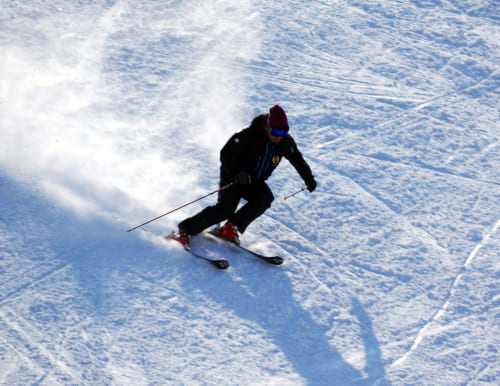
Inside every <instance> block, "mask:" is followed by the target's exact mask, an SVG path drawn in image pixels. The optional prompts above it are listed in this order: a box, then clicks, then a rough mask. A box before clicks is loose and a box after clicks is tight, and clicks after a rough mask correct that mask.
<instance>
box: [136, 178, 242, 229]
mask: <svg viewBox="0 0 500 386" xmlns="http://www.w3.org/2000/svg"><path fill="white" fill-rule="evenodd" d="M233 184H234V182H231V183H230V184H227V185H225V186H223V187H222V188H219V189H217V190H214V191H213V192H210V193H208V194H206V195H204V196H203V197H200V198H197V199H196V200H193V201H191V202H188V203H187V204H184V205H181V206H179V207H178V208H175V209H172V210H171V211H170V212H167V213H164V214H162V215H160V216H158V217H155V218H153V219H151V220H149V221H146V222H145V223H142V224H141V225H137V226H136V227H133V228H130V229H129V230H127V232H132V231H133V230H135V229H137V228H140V227H142V226H143V225H146V224H149V223H150V222H153V221H156V220H158V219H160V218H162V217H165V216H166V215H168V214H170V213H173V212H175V211H177V210H179V209H182V208H185V207H186V206H188V205H191V204H194V203H195V202H197V201H200V200H202V199H204V198H206V197H208V196H211V195H212V194H215V193H218V192H220V191H222V190H224V189H227V188H229V187H230V186H232V185H233Z"/></svg>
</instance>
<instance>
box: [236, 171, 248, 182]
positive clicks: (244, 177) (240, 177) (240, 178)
mask: <svg viewBox="0 0 500 386" xmlns="http://www.w3.org/2000/svg"><path fill="white" fill-rule="evenodd" d="M234 182H236V184H237V185H249V184H251V183H252V178H251V177H250V175H249V174H248V173H247V172H244V171H241V172H238V173H236V175H235V176H234Z"/></svg>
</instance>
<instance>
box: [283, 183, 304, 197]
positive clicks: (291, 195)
mask: <svg viewBox="0 0 500 386" xmlns="http://www.w3.org/2000/svg"><path fill="white" fill-rule="evenodd" d="M306 189H307V187H306V186H304V187H302V189H300V190H298V191H296V192H295V193H292V194H289V195H288V196H285V197H283V200H288V199H289V198H291V197H293V196H295V195H296V194H299V193H300V192H303V191H304V190H306Z"/></svg>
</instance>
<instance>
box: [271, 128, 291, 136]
mask: <svg viewBox="0 0 500 386" xmlns="http://www.w3.org/2000/svg"><path fill="white" fill-rule="evenodd" d="M287 134H288V129H277V128H275V127H271V135H272V136H274V137H284V136H285V135H287Z"/></svg>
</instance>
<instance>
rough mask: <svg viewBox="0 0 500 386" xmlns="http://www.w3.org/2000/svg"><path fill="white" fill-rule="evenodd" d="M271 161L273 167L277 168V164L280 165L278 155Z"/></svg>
mask: <svg viewBox="0 0 500 386" xmlns="http://www.w3.org/2000/svg"><path fill="white" fill-rule="evenodd" d="M272 161H273V166H278V164H279V163H280V157H279V155H275V156H274V157H273V160H272Z"/></svg>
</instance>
